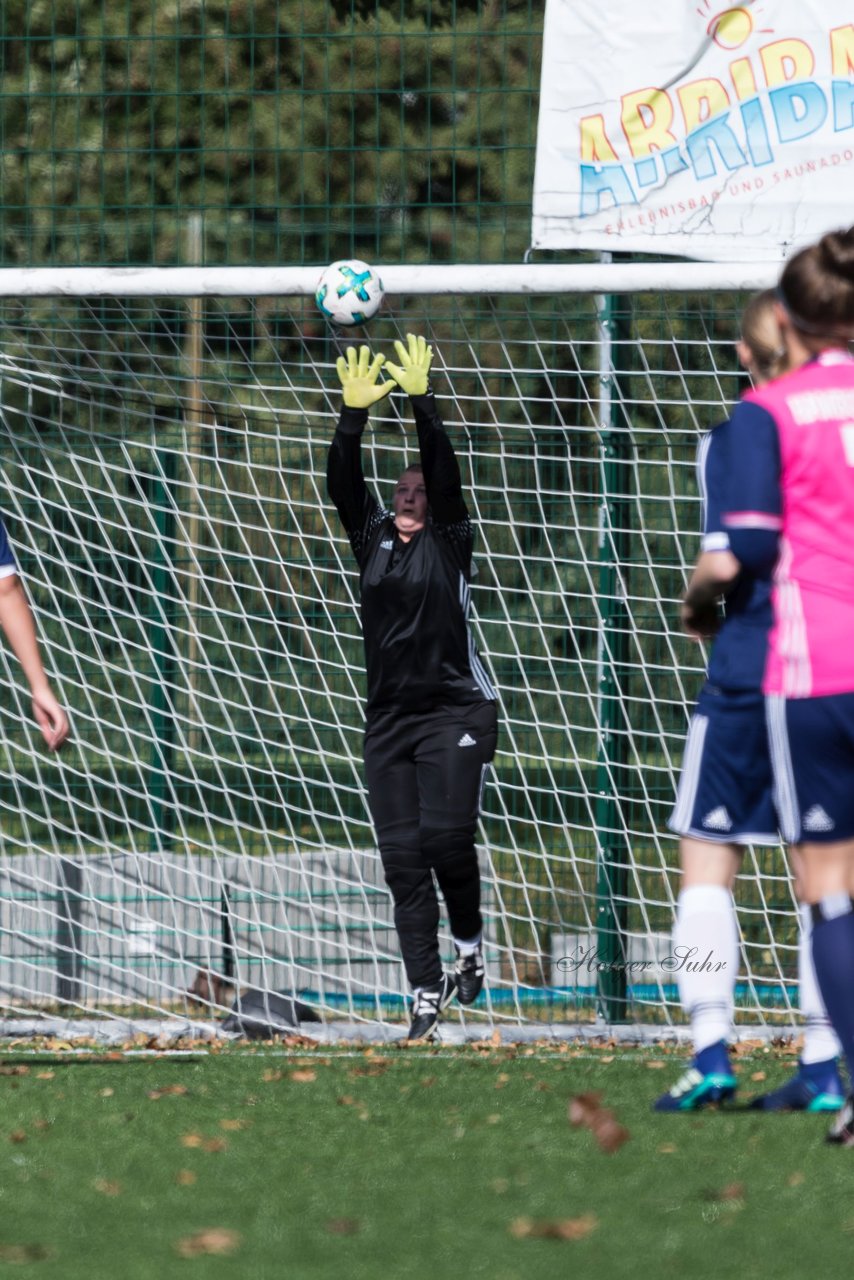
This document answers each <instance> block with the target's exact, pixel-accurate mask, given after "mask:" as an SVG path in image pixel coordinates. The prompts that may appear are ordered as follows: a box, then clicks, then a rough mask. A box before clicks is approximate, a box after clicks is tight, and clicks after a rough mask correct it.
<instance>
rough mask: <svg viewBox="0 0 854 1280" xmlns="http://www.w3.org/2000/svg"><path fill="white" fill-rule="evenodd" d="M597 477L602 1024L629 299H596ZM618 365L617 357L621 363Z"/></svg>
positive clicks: (616, 954) (622, 876)
mask: <svg viewBox="0 0 854 1280" xmlns="http://www.w3.org/2000/svg"><path fill="white" fill-rule="evenodd" d="M599 327H600V350H601V360H600V402H601V407H602V414H601V419H600V433H601V443H600V449H601V454H600V458H601V460H600V476H601V486H600V491H601V504H600V508H599V608H600V616H601V621H600V625H599V653H598V689H597V694H598V731H599V746H598V753H597V767H596V847H597V874H596V952H597V959H598V969H597V1011H598V1012H599V1014H600V1015H601V1016H602V1017H604V1018H605V1019H606V1021H608V1022H624V1021H626V1019H627V1017H628V1002H627V983H626V969H625V961H626V943H625V938H626V925H627V911H628V895H627V889H628V861H627V845H626V841H625V836H624V834H623V832H624V823H623V821H622V802H623V797H624V795H625V791H624V783H625V779H626V768H625V766H626V762H627V758H628V734H627V732H626V720H625V713H624V699H623V697H622V693H623V688H624V682H625V676H626V671H627V661H628V627H627V612H626V601H625V594H624V578H623V572H624V570H623V569H622V568H621V567H622V566H625V565H626V553H627V549H628V517H629V508H628V500H627V498H628V492H629V481H630V468H629V465H628V463H629V434H628V431H627V430H626V427H627V425H628V424H627V422H626V419H625V415H624V411H623V407H622V406H623V397H622V395H621V384H620V380H619V379H618V376H617V374H616V372H615V365H616V362H615V359H614V349H615V346H616V347H618V348H619V349H621V350H623V351H626V350H627V344H625V345H624V340H625V339H626V338H627V336H628V334H629V327H630V313H629V309H628V299H626V298H622V297H621V298H617V297H614V296H612V295H608V296H607V297H603V298H601V299H600V307H599ZM620 363H621V364H623V365H624V363H625V362H624V361H621V362H620Z"/></svg>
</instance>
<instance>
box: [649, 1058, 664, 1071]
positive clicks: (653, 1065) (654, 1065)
mask: <svg viewBox="0 0 854 1280" xmlns="http://www.w3.org/2000/svg"><path fill="white" fill-rule="evenodd" d="M666 1066H667V1063H666V1062H662V1061H661V1059H660V1058H651V1059H650V1061H649V1062H648V1063H647V1064H646V1069H647V1071H660V1070H661V1069H662V1067H666Z"/></svg>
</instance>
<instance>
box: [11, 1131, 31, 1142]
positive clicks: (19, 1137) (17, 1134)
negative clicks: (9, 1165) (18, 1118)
mask: <svg viewBox="0 0 854 1280" xmlns="http://www.w3.org/2000/svg"><path fill="white" fill-rule="evenodd" d="M26 1140H27V1135H26V1133H25V1132H24V1130H23V1129H13V1130H12V1132H11V1133H10V1134H9V1141H10V1142H26Z"/></svg>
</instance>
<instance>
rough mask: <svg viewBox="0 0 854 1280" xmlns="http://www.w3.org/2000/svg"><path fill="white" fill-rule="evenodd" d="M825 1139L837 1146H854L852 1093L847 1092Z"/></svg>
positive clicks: (853, 1100) (853, 1097)
mask: <svg viewBox="0 0 854 1280" xmlns="http://www.w3.org/2000/svg"><path fill="white" fill-rule="evenodd" d="M825 1141H826V1142H832V1143H833V1144H834V1146H837V1147H854V1093H849V1095H848V1097H847V1098H846V1099H845V1101H844V1102H843V1104H842V1107H841V1109H840V1110H839V1111H838V1112H837V1114H836V1119H835V1120H834V1121H833V1124H832V1125H831V1126H830V1128H829V1129H828V1131H827V1137H826V1139H825Z"/></svg>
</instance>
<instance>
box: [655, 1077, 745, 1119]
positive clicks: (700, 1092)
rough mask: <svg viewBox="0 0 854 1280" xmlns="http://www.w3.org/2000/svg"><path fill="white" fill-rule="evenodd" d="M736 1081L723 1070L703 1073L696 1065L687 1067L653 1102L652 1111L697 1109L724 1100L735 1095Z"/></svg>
mask: <svg viewBox="0 0 854 1280" xmlns="http://www.w3.org/2000/svg"><path fill="white" fill-rule="evenodd" d="M736 1086H737V1081H736V1078H735V1076H734V1075H731V1074H730V1073H728V1072H725V1071H712V1072H709V1073H708V1074H707V1075H704V1074H703V1072H702V1071H698V1070H697V1068H696V1067H689V1068H688V1070H687V1071H686V1072H685V1073H684V1074H683V1075H681V1076H680V1077H679V1079H678V1080H677V1081H676V1083H675V1085H674V1086H673V1088H672V1089H671V1090H670V1091H669V1092H668V1093H663V1094H662V1095H661V1097H660V1098H658V1099H657V1100H656V1101H655V1103H654V1104H653V1108H652V1109H653V1111H699V1110H700V1108H701V1107H706V1106H710V1105H712V1104H713V1103H716V1102H726V1101H728V1100H729V1099H731V1098H734V1097H735V1090H736Z"/></svg>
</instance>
